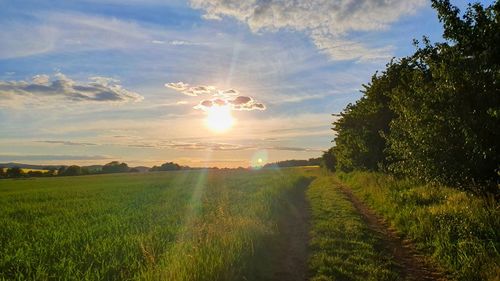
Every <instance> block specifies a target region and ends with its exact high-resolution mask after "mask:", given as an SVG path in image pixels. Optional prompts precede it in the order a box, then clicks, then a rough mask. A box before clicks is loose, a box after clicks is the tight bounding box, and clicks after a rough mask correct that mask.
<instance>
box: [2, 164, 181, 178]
mask: <svg viewBox="0 0 500 281" xmlns="http://www.w3.org/2000/svg"><path fill="white" fill-rule="evenodd" d="M139 168H140V167H139ZM142 168H144V170H146V171H148V169H147V168H146V167H142ZM181 169H182V170H185V169H191V168H190V167H188V166H181V165H179V164H177V163H174V162H167V163H164V164H162V165H161V166H154V167H153V168H151V169H149V171H175V170H181ZM26 170H28V171H27V172H25V170H23V169H22V168H20V167H10V168H1V167H0V179H2V178H27V177H52V176H83V175H94V174H113V173H138V172H141V170H139V169H138V168H130V167H129V166H128V164H127V163H124V162H118V161H112V162H109V163H107V164H106V165H103V166H102V167H101V166H89V167H85V166H78V165H70V166H59V168H58V169H55V168H53V169H50V170H47V171H43V170H32V169H26Z"/></svg>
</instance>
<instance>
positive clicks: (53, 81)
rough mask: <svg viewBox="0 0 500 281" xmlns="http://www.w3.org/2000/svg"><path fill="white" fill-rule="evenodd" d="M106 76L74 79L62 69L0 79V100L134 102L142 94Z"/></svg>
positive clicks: (139, 98)
mask: <svg viewBox="0 0 500 281" xmlns="http://www.w3.org/2000/svg"><path fill="white" fill-rule="evenodd" d="M118 83H119V81H118V80H116V79H112V78H108V77H91V78H89V81H88V82H86V83H78V82H76V81H74V80H72V79H70V78H68V77H66V76H65V75H64V74H62V73H57V74H55V75H54V76H53V77H50V76H49V75H36V76H34V77H33V78H32V79H31V81H24V80H21V81H0V100H12V99H14V100H16V99H19V98H21V99H22V98H28V99H29V98H32V99H38V100H41V99H44V98H50V97H52V98H63V99H65V100H69V101H73V102H137V101H141V100H142V99H143V97H142V96H141V95H139V94H137V93H135V92H132V91H129V90H127V89H125V88H123V87H122V86H121V85H120V84H118Z"/></svg>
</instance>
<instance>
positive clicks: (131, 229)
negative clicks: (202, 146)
mask: <svg viewBox="0 0 500 281" xmlns="http://www.w3.org/2000/svg"><path fill="white" fill-rule="evenodd" d="M302 180H303V176H302V174H301V173H300V172H299V173H297V172H295V171H292V170H286V171H252V172H237V171H221V172H207V171H181V172H160V173H149V174H120V175H118V174H114V175H96V176H82V177H60V178H36V179H30V180H2V181H1V182H0V225H1V226H2V227H0V280H159V279H161V280H237V279H242V278H244V277H245V276H259V277H262V278H263V279H265V278H266V277H268V276H267V275H266V274H271V271H270V270H268V268H266V265H267V266H269V265H268V264H270V263H262V261H266V260H269V259H272V254H268V253H266V252H265V250H266V248H267V247H269V243H270V241H272V239H276V238H277V237H279V231H278V229H277V227H276V221H277V219H278V217H279V216H280V215H281V213H282V212H284V211H285V209H284V206H285V205H284V202H286V201H287V196H288V194H289V193H290V192H291V191H293V190H294V189H296V188H299V183H300V182H301V181H302Z"/></svg>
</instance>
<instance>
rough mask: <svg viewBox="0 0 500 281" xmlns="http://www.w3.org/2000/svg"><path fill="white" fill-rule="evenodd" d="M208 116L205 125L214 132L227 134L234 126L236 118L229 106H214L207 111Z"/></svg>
mask: <svg viewBox="0 0 500 281" xmlns="http://www.w3.org/2000/svg"><path fill="white" fill-rule="evenodd" d="M207 114H208V116H207V118H206V119H205V123H206V125H207V127H208V128H210V129H211V130H212V131H214V132H217V133H222V132H225V131H227V130H229V129H230V128H231V127H232V126H233V124H234V118H233V116H232V115H231V109H230V108H229V107H228V106H212V107H210V108H209V109H208V110H207Z"/></svg>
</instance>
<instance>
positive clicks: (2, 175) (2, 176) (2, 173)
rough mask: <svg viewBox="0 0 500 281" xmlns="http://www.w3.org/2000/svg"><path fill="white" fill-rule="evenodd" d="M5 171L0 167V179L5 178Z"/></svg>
mask: <svg viewBox="0 0 500 281" xmlns="http://www.w3.org/2000/svg"><path fill="white" fill-rule="evenodd" d="M6 177H7V173H5V170H4V168H0V179H3V178H6Z"/></svg>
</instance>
